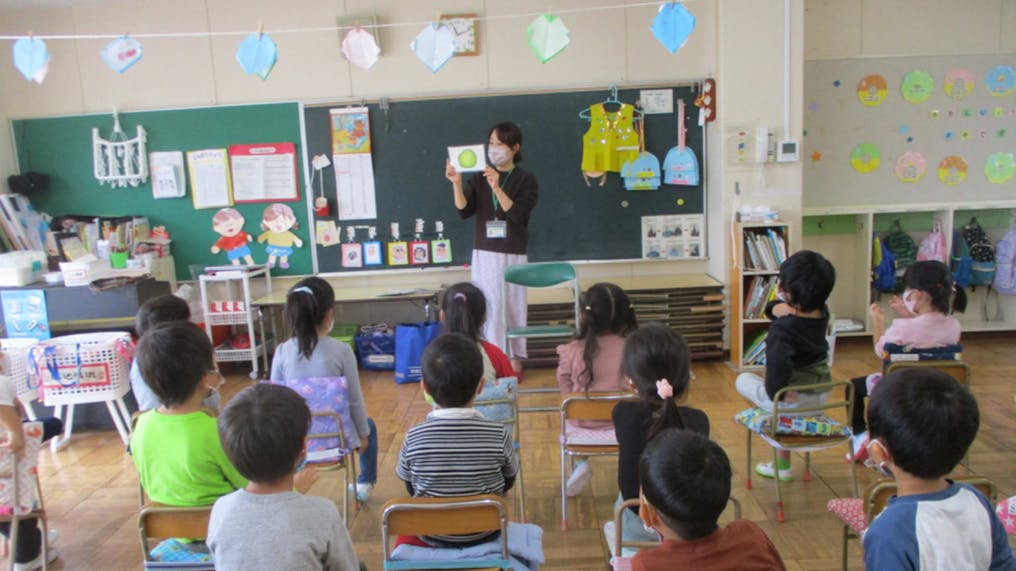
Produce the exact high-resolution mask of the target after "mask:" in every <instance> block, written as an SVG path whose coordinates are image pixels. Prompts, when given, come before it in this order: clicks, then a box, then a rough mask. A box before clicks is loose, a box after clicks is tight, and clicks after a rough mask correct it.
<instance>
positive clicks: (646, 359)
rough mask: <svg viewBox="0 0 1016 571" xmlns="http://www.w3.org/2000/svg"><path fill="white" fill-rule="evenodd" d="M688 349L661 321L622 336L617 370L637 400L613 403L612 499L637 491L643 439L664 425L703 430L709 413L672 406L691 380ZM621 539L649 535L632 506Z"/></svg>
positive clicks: (646, 440)
mask: <svg viewBox="0 0 1016 571" xmlns="http://www.w3.org/2000/svg"><path fill="white" fill-rule="evenodd" d="M690 364H691V352H690V351H689V349H688V343H687V342H685V340H684V338H683V337H681V335H680V334H679V333H677V332H676V331H674V330H673V329H671V328H670V327H667V326H666V325H664V324H662V323H649V324H647V325H643V326H641V327H639V328H638V329H636V330H635V331H634V332H632V333H631V334H630V335H629V336H628V338H627V339H626V340H625V342H624V353H623V356H622V358H621V373H622V374H623V375H624V376H625V377H626V378H627V380H628V384H629V385H630V386H631V389H632V390H633V391H634V392H635V394H636V395H638V397H639V400H637V401H628V402H620V403H618V404H617V406H616V407H614V414H613V419H614V429H615V432H616V434H617V443H618V445H619V448H620V451H619V454H618V459H617V485H618V487H619V488H620V491H621V493H620V497H619V498H618V503H620V502H622V501H624V500H631V499H636V498H638V497H639V457H640V456H641V454H642V451H643V450H644V449H645V447H646V444H648V443H649V441H651V440H652V439H653V437H654V436H656V435H657V434H659V433H660V432H662V431H663V430H664V429H667V428H681V429H684V430H691V431H693V432H697V433H699V434H702V435H703V436H709V418H708V417H707V416H706V414H705V413H704V412H702V411H701V410H698V409H695V408H691V407H686V406H678V404H677V403H678V401H679V400H681V398H682V397H683V396H684V394H685V393H686V392H687V390H688V385H689V383H690V382H691V369H690ZM622 517H623V518H624V521H623V528H624V537H625V539H631V540H636V541H654V540H657V539H659V537H658V536H657V534H656V533H655V532H652V533H650V532H648V531H645V529H644V528H643V526H642V525H641V523H642V522H641V520H640V519H639V517H638V512H637V511H636V510H625V512H624V514H623V515H622Z"/></svg>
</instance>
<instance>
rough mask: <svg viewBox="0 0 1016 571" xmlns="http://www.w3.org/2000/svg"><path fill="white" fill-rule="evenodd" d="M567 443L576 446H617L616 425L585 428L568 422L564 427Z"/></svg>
mask: <svg viewBox="0 0 1016 571" xmlns="http://www.w3.org/2000/svg"><path fill="white" fill-rule="evenodd" d="M564 434H565V442H564V443H565V444H572V445H576V446H616V445H617V436H616V435H615V434H614V427H613V426H610V427H608V428H584V427H581V426H576V425H574V424H572V423H568V424H567V425H566V426H565V429H564Z"/></svg>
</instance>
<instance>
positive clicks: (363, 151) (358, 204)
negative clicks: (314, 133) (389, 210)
mask: <svg viewBox="0 0 1016 571" xmlns="http://www.w3.org/2000/svg"><path fill="white" fill-rule="evenodd" d="M329 118H330V120H331V132H332V164H333V165H334V170H335V189H336V194H337V196H338V203H339V208H338V210H339V220H365V219H373V218H377V200H376V193H375V188H374V165H373V162H372V155H371V151H370V116H369V113H368V110H367V108H366V107H347V108H344V109H331V110H330V114H329Z"/></svg>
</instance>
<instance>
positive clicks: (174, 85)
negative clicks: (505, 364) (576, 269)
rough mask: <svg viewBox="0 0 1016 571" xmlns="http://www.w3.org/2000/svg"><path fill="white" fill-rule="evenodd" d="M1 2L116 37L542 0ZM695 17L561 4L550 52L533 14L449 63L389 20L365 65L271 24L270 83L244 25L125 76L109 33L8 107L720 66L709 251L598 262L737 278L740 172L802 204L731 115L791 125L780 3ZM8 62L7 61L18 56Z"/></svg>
mask: <svg viewBox="0 0 1016 571" xmlns="http://www.w3.org/2000/svg"><path fill="white" fill-rule="evenodd" d="M803 1H804V0H793V2H792V12H793V27H792V32H791V33H792V46H793V52H792V54H793V67H792V78H793V82H792V90H791V96H792V102H793V106H792V109H793V111H792V118H791V125H792V133H793V134H794V136H796V137H800V135H801V111H800V109H801V77H800V74H801V62H802V57H803V56H802V44H803V42H802V37H803V21H804V20H803V12H804V4H803ZM621 2H625V3H631V4H636V3H639V2H638V1H637V0H558V1H556V2H554V3H553V9H554V10H558V11H565V10H568V9H572V8H582V7H603V6H612V5H616V4H618V3H621ZM70 4H71V5H69V6H68V5H57V6H41V7H40V6H38V5H36V6H33V7H29V8H4V9H0V33H3V34H21V33H25V32H26V31H28V30H32V31H33V32H34V33H36V34H48V33H70V34H100V33H101V34H116V33H125V32H126V33H132V34H141V33H154V32H173V31H188V32H193V31H212V32H223V31H246V30H250V31H253V30H254V29H255V28H256V26H257V21H258V20H259V19H260V20H263V22H264V26H265V30H266V31H267V32H269V33H271V32H272V30H278V29H282V28H298V27H313V26H328V25H334V24H335V19H336V18H337V17H339V16H342V15H350V16H356V15H362V14H376V15H377V16H378V17H379V18H380V21H381V23H397V22H425V21H430V20H432V19H433V18H434V17H435V15H436V14H437V13H438V12H445V13H451V12H476V13H478V14H481V15H486V16H505V15H510V14H519V13H534V12H541V11H544V10H546V9H547V8H548V6H547V3H546V2H545V1H544V0H514V1H512V2H505V1H503V0H482V1H479V2H478V1H476V0H440V1H433V0H418V1H414V2H408V1H406V0H344V1H334V2H322V1H320V0H287V1H286V2H278V1H277V0H177V1H175V2H172V3H170V2H161V1H158V0H135V1H131V2H122V1H121V2H116V1H90V2H84V3H74V2H71V3H70ZM686 5H687V7H688V9H689V10H691V11H692V12H693V13H694V14H695V15H696V17H697V19H698V25H697V28H696V30H695V32H694V33H693V35H692V36H691V38H690V39H689V41H688V43H687V44H686V45H685V46H684V47H683V48H682V49H681V50H680V51H679V52H678V53H677V54H674V55H671V54H670V53H669V52H667V51H666V50H665V49H664V48H663V47H662V46H660V45H659V43H657V42H656V40H655V39H654V38H653V37H652V35H651V33H650V32H649V30H648V28H649V24H650V22H651V20H652V17H653V15H654V13H655V10H656V7H655V6H644V7H632V8H628V9H624V10H604V11H594V12H587V13H576V14H563V15H562V17H563V18H564V20H565V22H566V24H567V25H568V27H569V29H570V30H571V45H570V46H569V47H568V48H567V49H566V50H565V51H564V52H563V53H562V54H560V55H559V56H557V57H556V58H555V59H553V60H552V61H550V62H549V63H547V64H540V63H539V62H538V60H537V59H536V58H535V57H534V56H533V55H532V54H531V53H530V51H529V48H528V46H527V45H526V43H525V28H526V26H527V24H528V21H529V19H530V18H528V17H527V18H519V19H506V20H496V21H490V22H483V23H482V24H481V27H480V47H479V49H480V55H479V56H477V57H472V58H455V59H454V60H453V61H451V62H450V63H449V64H448V65H447V66H445V68H444V69H442V70H441V71H440V72H439V73H437V74H432V73H430V71H428V70H427V69H426V68H425V67H424V66H423V65H421V64H420V63H419V62H418V61H416V59H415V57H414V56H413V55H412V54H411V53H410V51H409V49H408V45H409V43H410V41H411V40H412V38H413V37H414V36H415V35H416V34H417V33H418V31H419V29H420V27H421V26H409V27H398V28H387V29H384V31H383V32H382V34H381V43H382V49H383V54H382V59H381V61H379V62H378V64H377V65H376V66H375V68H374V69H372V70H370V71H362V70H358V69H353V68H352V67H351V66H350V65H348V64H347V63H346V62H345V61H344V60H343V59H342V57H341V55H340V52H339V41H340V40H339V35H338V34H337V33H336V32H307V33H303V34H298V35H294V34H274V38H275V40H276V42H277V43H278V45H279V48H280V57H279V62H278V64H277V65H276V67H275V69H274V70H273V72H272V75H271V76H270V77H269V79H268V81H261V80H260V79H258V78H253V77H249V76H246V75H244V74H243V73H242V72H241V70H240V68H239V65H238V64H237V63H236V61H235V59H234V52H235V50H236V47H237V45H238V44H239V42H240V39H241V37H239V36H230V37H222V36H218V37H213V38H211V39H208V38H206V37H202V38H189V39H158V40H156V39H149V40H143V44H144V46H145V56H144V59H143V60H142V61H141V62H140V63H138V64H137V65H136V66H135V67H134V68H132V69H131V70H130V71H129V72H128V73H126V74H124V75H117V74H115V73H113V72H111V71H110V70H108V69H107V68H106V67H105V65H104V64H103V63H102V62H101V60H100V59H99V57H98V55H97V54H98V51H99V50H100V49H101V47H102V45H103V44H104V43H105V40H79V41H66V40H63V41H61V40H52V41H50V42H48V45H49V48H50V51H51V53H52V55H53V59H52V64H51V66H50V73H49V77H48V78H47V79H46V82H45V83H44V84H43V85H36V84H34V83H30V82H27V81H25V80H24V79H23V78H22V77H20V76H19V75H18V74H17V71H16V70H15V69H14V68H13V66H12V65H10V64H6V65H0V119H5V118H22V117H37V116H53V115H62V114H75V113H85V112H105V111H107V110H110V109H111V108H112V107H113V106H114V105H116V106H118V107H119V108H121V109H126V110H135V109H152V108H166V107H186V106H194V105H217V104H234V103H246V102H264V101H274V100H303V101H321V100H329V101H332V100H350V99H352V100H355V99H359V98H371V97H377V96H391V97H394V96H400V95H401V96H407V95H410V96H411V95H426V94H435V93H468V92H486V91H500V90H539V89H561V88H568V87H576V86H600V85H602V86H603V87H604V88H605V87H606V86H608V85H610V84H613V83H617V84H638V83H661V82H677V81H681V80H685V79H697V78H701V77H706V76H709V77H715V78H716V79H717V83H718V92H719V97H718V111H717V116H718V121H717V122H716V123H713V124H712V126H711V127H710V128H709V132H708V136H709V149H708V155H707V160H706V163H707V165H708V175H709V179H708V183H709V187H708V201H709V202H708V205H709V208H708V212H707V216H708V220H709V239H710V256H711V259H710V260H709V261H708V262H690V263H680V264H677V263H654V264H630V263H622V264H596V265H592V266H587V267H584V268H583V270H582V271H583V275H584V276H589V277H600V276H605V277H607V276H613V275H622V276H628V275H637V274H659V273H688V272H703V271H706V272H708V273H710V274H712V275H713V276H714V277H717V278H718V279H720V280H722V281H726V280H727V279H728V273H729V270H728V258H729V256H728V255H727V252H729V249H730V244H729V238H728V236H729V226H728V225H727V224H728V221H729V219H730V208H731V197H732V195H733V188H734V184H735V182H739V183H741V184H742V186H743V187H744V188H745V189H759V188H769V189H778V190H780V191H781V192H778V193H774V192H766V193H763V194H762V198H761V199H760V200H765V201H768V202H769V203H771V204H773V205H774V206H776V207H778V208H781V209H782V210H783V212H784V215H785V217H789V218H790V219H796V218H797V217H798V216H799V212H800V202H801V200H800V187H801V169H800V166H799V165H797V164H793V165H780V166H765V167H761V168H749V169H745V168H743V167H737V168H730V167H727V166H726V165H725V160H724V144H723V140H724V137H723V133H724V129H725V128H726V127H727V126H731V125H741V124H746V123H747V124H764V125H766V126H769V127H773V128H777V127H781V126H782V125H783V65H782V61H783V35H784V26H783V1H782V0H722V1H720V0H692V1H690V2H688V3H687V4H686ZM8 61H9V60H8ZM6 138H7V137H6V136H4V137H0V139H4V140H3V142H0V156H2V158H0V174H2V175H3V176H6V175H7V174H9V173H10V172H11V170H12V169H13V161H12V159H11V158H10V151H9V150H8V147H9V142H8V141H7V140H6Z"/></svg>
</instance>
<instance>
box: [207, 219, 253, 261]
mask: <svg viewBox="0 0 1016 571" xmlns="http://www.w3.org/2000/svg"><path fill="white" fill-rule="evenodd" d="M243 223H244V219H243V215H242V214H240V213H239V212H238V211H237V210H235V209H233V208H223V209H221V210H219V211H218V212H216V213H215V216H213V217H212V229H213V230H215V231H216V232H218V233H219V234H221V235H222V237H221V238H219V239H218V240H216V241H215V244H213V245H212V253H213V254H218V253H219V252H221V251H223V250H225V251H226V257H227V258H228V259H229V261H230V263H232V264H233V265H234V266H239V265H240V260H241V259H242V260H243V261H244V263H246V264H248V265H253V264H254V257H253V256H251V252H250V246H248V245H247V242H250V241H251V240H253V239H254V238H253V237H252V236H251V235H250V234H248V233H246V232H244V231H243Z"/></svg>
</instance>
